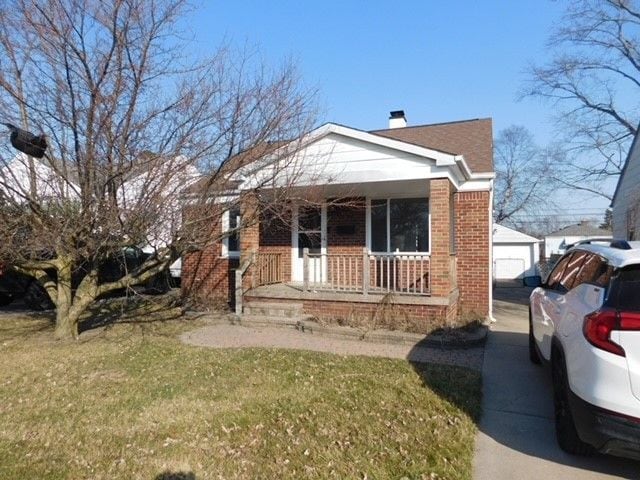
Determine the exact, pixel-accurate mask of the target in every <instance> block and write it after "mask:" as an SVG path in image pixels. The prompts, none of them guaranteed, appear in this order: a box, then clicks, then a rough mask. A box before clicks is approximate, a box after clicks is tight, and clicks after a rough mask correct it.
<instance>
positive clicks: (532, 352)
mask: <svg viewBox="0 0 640 480" xmlns="http://www.w3.org/2000/svg"><path fill="white" fill-rule="evenodd" d="M529 360H531V363H535V364H536V365H540V354H539V353H538V347H537V346H536V340H535V339H534V338H533V321H532V320H531V309H529Z"/></svg>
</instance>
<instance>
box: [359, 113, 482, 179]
mask: <svg viewBox="0 0 640 480" xmlns="http://www.w3.org/2000/svg"><path fill="white" fill-rule="evenodd" d="M369 133H373V134H374V135H380V136H383V137H387V138H393V139H395V140H400V141H402V142H406V143H412V144H414V145H418V146H421V147H425V148H431V149H435V150H440V151H443V152H447V153H451V154H456V155H463V156H464V158H465V161H466V162H467V164H468V166H469V168H470V169H471V171H472V172H474V173H480V172H493V127H492V120H491V118H476V119H472V120H461V121H457V122H447V123H435V124H431V125H419V126H415V127H403V128H391V129H385V130H372V131H371V132H369Z"/></svg>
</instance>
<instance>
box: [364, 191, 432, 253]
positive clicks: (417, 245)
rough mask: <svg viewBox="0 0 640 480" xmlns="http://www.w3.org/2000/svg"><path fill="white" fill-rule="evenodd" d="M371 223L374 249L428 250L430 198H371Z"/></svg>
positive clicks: (372, 248)
mask: <svg viewBox="0 0 640 480" xmlns="http://www.w3.org/2000/svg"><path fill="white" fill-rule="evenodd" d="M370 226H371V251H373V252H428V251H429V200H428V199H427V198H391V199H384V200H372V201H371V222H370Z"/></svg>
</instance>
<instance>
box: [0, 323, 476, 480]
mask: <svg viewBox="0 0 640 480" xmlns="http://www.w3.org/2000/svg"><path fill="white" fill-rule="evenodd" d="M192 327H193V323H190V322H188V321H184V320H182V321H169V322H161V323H153V324H138V323H131V324H116V325H114V326H112V327H111V328H109V329H105V330H102V331H101V332H100V333H99V334H97V335H96V334H93V335H90V336H86V337H85V338H84V339H83V337H81V339H80V340H79V341H78V342H75V343H56V342H53V341H51V340H49V339H50V333H51V328H52V327H51V326H50V323H49V322H48V321H47V320H46V319H45V320H43V319H39V318H27V317H22V316H19V315H3V316H2V317H0V355H1V356H2V362H1V363H0V478H38V479H79V478H91V479H110V480H111V479H118V478H122V479H129V478H138V479H150V480H151V479H155V478H159V479H160V478H163V479H164V478H172V477H171V476H170V474H171V473H176V476H175V477H173V478H189V479H197V480H201V479H206V478H302V477H305V478H365V477H366V478H400V477H403V476H407V477H409V478H430V479H431V478H446V479H465V478H470V477H471V459H472V454H473V438H474V434H475V430H476V428H475V424H474V418H477V415H478V413H479V401H480V377H479V374H478V373H477V372H473V371H470V370H466V369H462V368H455V367H445V366H434V365H411V364H409V363H407V362H405V361H399V360H388V359H374V358H364V357H348V358H347V357H340V356H336V355H330V354H321V353H311V352H299V351H283V350H269V349H244V350H216V349H205V348H197V347H191V346H186V345H183V344H181V343H179V341H178V340H177V339H176V335H177V334H178V333H179V332H181V331H184V330H185V329H186V328H192ZM178 473H180V474H181V475H182V476H177V474H178ZM163 475H164V476H163Z"/></svg>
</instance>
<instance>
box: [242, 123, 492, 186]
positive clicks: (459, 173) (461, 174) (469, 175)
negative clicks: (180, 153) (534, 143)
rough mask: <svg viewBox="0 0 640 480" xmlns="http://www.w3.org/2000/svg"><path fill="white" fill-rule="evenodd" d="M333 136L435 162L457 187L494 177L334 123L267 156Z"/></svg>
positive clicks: (448, 157)
mask: <svg viewBox="0 0 640 480" xmlns="http://www.w3.org/2000/svg"><path fill="white" fill-rule="evenodd" d="M332 134H333V135H338V136H342V137H346V138H350V139H354V140H358V141H361V142H364V143H368V144H371V145H376V146H380V147H384V148H389V149H392V150H395V151H398V152H403V153H408V154H411V155H415V156H417V157H421V158H424V159H428V160H430V161H435V165H436V167H445V168H447V170H449V171H450V175H448V176H449V177H450V178H451V180H452V181H454V183H456V184H457V185H461V184H463V183H465V182H467V181H470V180H471V181H485V182H490V181H491V180H493V179H494V178H495V173H494V172H472V171H471V169H470V168H469V165H468V164H467V162H466V161H465V158H464V156H463V155H456V154H452V153H448V152H443V151H440V150H435V149H430V148H425V147H421V146H418V145H414V144H411V143H406V142H403V141H401V140H395V139H392V138H388V137H384V136H381V135H375V134H372V133H369V132H365V131H363V130H358V129H355V128H350V127H346V126H344V125H338V124H335V123H326V124H324V125H322V126H320V127H318V128H316V129H315V130H313V131H311V132H309V133H308V134H306V135H305V136H303V137H302V138H300V139H299V140H297V141H293V142H290V143H289V144H287V145H284V146H282V147H280V148H278V149H276V150H274V151H273V152H272V153H270V155H269V157H270V158H272V159H277V158H286V157H288V156H290V155H295V154H296V152H299V151H300V150H301V149H303V148H305V147H306V146H308V145H310V144H311V143H313V142H316V141H318V140H320V139H322V138H323V137H326V136H328V135H332ZM267 163H268V161H267ZM262 166H264V163H263V164H261V166H260V167H257V168H256V170H257V169H259V168H262ZM246 173H249V172H246Z"/></svg>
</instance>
